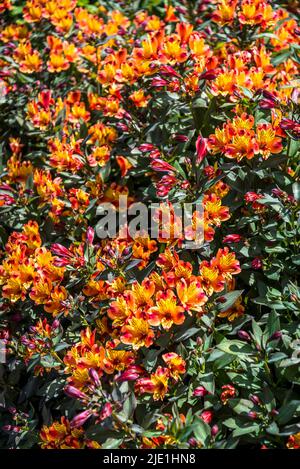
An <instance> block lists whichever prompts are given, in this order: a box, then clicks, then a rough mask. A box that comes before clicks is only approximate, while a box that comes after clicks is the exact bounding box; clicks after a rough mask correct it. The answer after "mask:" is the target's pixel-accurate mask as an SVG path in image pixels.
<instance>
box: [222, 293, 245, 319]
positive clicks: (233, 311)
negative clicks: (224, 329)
mask: <svg viewBox="0 0 300 469" xmlns="http://www.w3.org/2000/svg"><path fill="white" fill-rule="evenodd" d="M241 303H242V298H238V299H237V301H236V302H235V303H234V305H232V306H231V308H229V309H227V310H226V311H223V312H222V313H219V314H218V316H219V317H220V318H227V319H228V321H230V322H232V321H234V320H235V319H236V318H238V317H240V316H242V315H243V314H244V311H245V308H244V306H243V305H242V304H241Z"/></svg>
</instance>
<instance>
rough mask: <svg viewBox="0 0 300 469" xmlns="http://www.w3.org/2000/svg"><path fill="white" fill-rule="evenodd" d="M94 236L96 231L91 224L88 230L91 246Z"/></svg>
mask: <svg viewBox="0 0 300 469" xmlns="http://www.w3.org/2000/svg"><path fill="white" fill-rule="evenodd" d="M94 237H95V231H94V229H93V228H92V227H91V226H89V227H88V229H87V232H86V240H87V243H88V245H89V246H92V244H93V241H94Z"/></svg>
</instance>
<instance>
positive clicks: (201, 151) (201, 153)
mask: <svg viewBox="0 0 300 469" xmlns="http://www.w3.org/2000/svg"><path fill="white" fill-rule="evenodd" d="M196 152H197V158H196V164H198V165H199V164H201V163H202V161H203V160H204V158H205V156H206V154H207V148H206V139H205V138H203V137H202V136H201V135H199V137H198V138H197V140H196Z"/></svg>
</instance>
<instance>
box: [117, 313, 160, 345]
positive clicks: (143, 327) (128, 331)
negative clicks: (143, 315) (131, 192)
mask: <svg viewBox="0 0 300 469" xmlns="http://www.w3.org/2000/svg"><path fill="white" fill-rule="evenodd" d="M120 339H121V342H123V344H128V345H131V346H132V348H133V350H138V349H139V348H141V347H150V345H151V344H152V343H153V339H154V332H153V331H152V330H151V329H150V327H149V324H148V322H147V321H144V320H143V319H137V318H132V319H130V320H129V321H128V323H127V324H126V325H125V326H123V327H122V329H121V337H120Z"/></svg>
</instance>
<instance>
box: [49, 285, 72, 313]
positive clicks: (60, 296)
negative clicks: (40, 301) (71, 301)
mask: <svg viewBox="0 0 300 469" xmlns="http://www.w3.org/2000/svg"><path fill="white" fill-rule="evenodd" d="M67 297H68V293H67V290H66V289H65V287H63V286H56V287H54V289H53V291H52V292H51V297H50V299H49V300H48V301H47V303H45V305H44V309H45V311H46V312H47V313H51V314H52V315H53V316H57V314H58V313H61V312H62V311H64V312H65V314H66V313H67V307H66V305H65V303H64V302H65V300H66V299H67Z"/></svg>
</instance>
